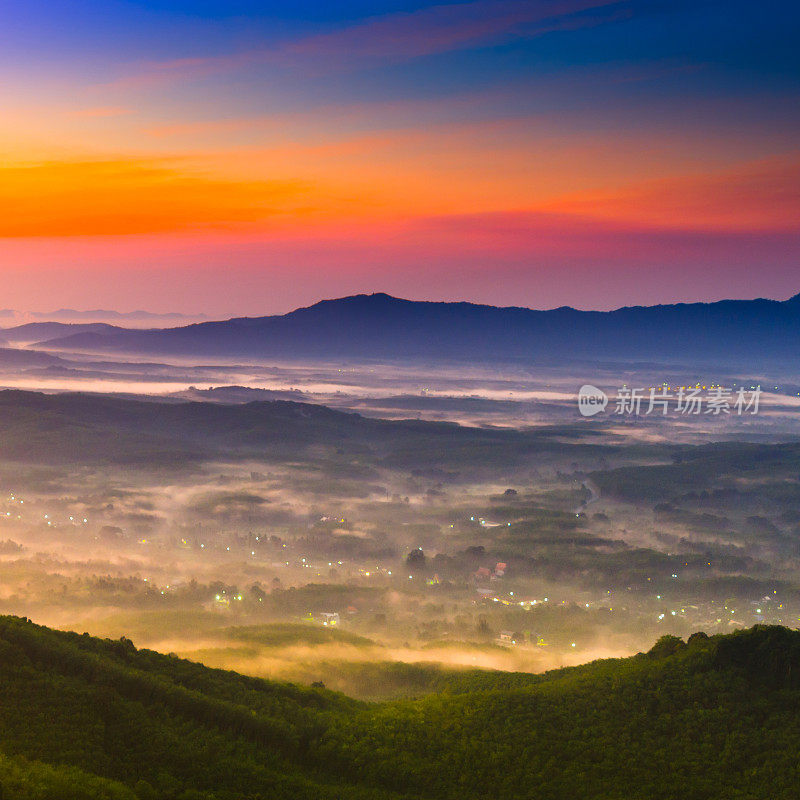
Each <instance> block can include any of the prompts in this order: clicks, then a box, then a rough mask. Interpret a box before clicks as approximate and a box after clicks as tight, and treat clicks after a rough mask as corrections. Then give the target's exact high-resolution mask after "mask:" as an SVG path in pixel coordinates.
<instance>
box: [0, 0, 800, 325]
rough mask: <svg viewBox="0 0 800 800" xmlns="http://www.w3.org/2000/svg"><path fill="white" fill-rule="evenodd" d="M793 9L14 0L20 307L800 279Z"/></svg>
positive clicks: (589, 297)
mask: <svg viewBox="0 0 800 800" xmlns="http://www.w3.org/2000/svg"><path fill="white" fill-rule="evenodd" d="M798 36H800V6H797V5H796V4H794V3H791V2H788V0H781V2H775V0H761V2H758V3H753V2H752V0H720V1H719V2H717V1H711V0H691V1H689V0H620V1H618V2H605V1H604V0H475V2H464V3H450V4H433V3H430V2H421V1H420V0H416V1H415V0H372V2H367V0H350V1H348V2H333V1H332V0H331V1H330V2H317V1H316V0H294V2H291V3H272V2H256V0H203V1H201V2H181V1H180V0H141V1H140V2H103V1H102V0H91V1H89V0H25V1H24V2H23V0H4V2H2V3H0V278H1V279H2V284H3V294H2V299H0V304H2V305H3V306H5V307H9V308H16V309H20V310H37V311H42V310H50V309H54V308H60V307H65V306H66V307H74V308H78V309H87V308H97V307H103V308H114V309H117V310H120V311H131V310H134V309H138V308H145V309H148V310H151V311H155V312H168V311H180V312H184V313H205V314H208V315H211V316H220V317H222V316H233V315H259V314H270V313H281V312H284V311H288V310H290V309H292V308H295V307H298V306H303V305H309V304H311V303H313V302H315V301H317V300H319V299H322V298H330V297H337V296H343V295H349V294H355V293H361V292H378V291H383V292H388V293H390V294H394V295H397V296H402V297H408V298H412V299H423V300H470V301H475V302H482V303H492V304H497V305H522V306H530V307H533V308H551V307H556V306H561V305H571V306H574V307H578V308H597V309H608V308H616V307H619V306H622V305H631V304H654V303H668V302H683V301H695V300H714V299H721V298H725V297H742V298H746V297H758V296H765V297H773V298H777V299H785V298H787V297H789V296H791V295H794V294H796V293H798V292H800V222H799V221H800V103H798V97H800V48H798V47H797V45H796V43H797V41H798Z"/></svg>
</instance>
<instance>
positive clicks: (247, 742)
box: [0, 617, 800, 800]
mask: <svg viewBox="0 0 800 800" xmlns="http://www.w3.org/2000/svg"><path fill="white" fill-rule="evenodd" d="M0 686H2V690H0V786H2V788H3V797H4V798H23V797H25V798H64V797H70V798H72V797H86V798H90V797H92V798H94V797H107V798H125V799H126V800H134V798H156V797H159V798H183V800H190V798H191V799H192V800H199V799H200V798H207V799H208V800H210V798H212V797H214V798H256V797H262V798H263V797H271V798H281V797H292V798H304V797H317V798H326V797H331V798H332V797H348V798H359V797H363V798H381V797H407V798H412V797H414V798H417V797H431V798H433V797H437V798H453V800H455V798H473V797H474V798H483V797H486V796H487V795H491V796H493V797H498V798H537V799H538V798H543V799H544V800H547V799H548V798H553V799H554V800H555V798H574V797H581V798H620V799H621V798H641V799H642V800H644V799H645V798H648V799H651V798H664V799H665V800H666V798H689V799H690V800H695V799H696V800H700V798H706V799H709V798H725V800H730V798H740V799H741V800H745V799H748V800H749V799H750V798H752V800H756V799H758V800H762V799H763V798H767V797H769V798H786V799H787V800H788V798H792V797H795V796H796V794H795V789H796V786H797V785H798V781H799V780H800V767H799V766H798V763H797V758H796V754H797V752H798V747H800V720H799V719H798V714H797V711H798V706H799V705H800V633H798V632H794V631H789V630H788V629H785V628H778V627H756V628H753V629H751V630H749V631H743V632H738V633H734V634H731V635H727V636H718V637H713V638H710V639H709V638H707V637H705V636H704V635H700V634H698V635H695V636H693V637H691V639H690V640H689V642H688V644H687V643H684V642H682V641H681V640H678V639H674V638H671V637H665V638H664V639H662V640H660V641H659V643H658V644H657V645H656V646H655V647H654V648H653V649H652V650H651V651H650V652H649V653H647V654H640V655H638V656H635V657H632V658H628V659H621V660H612V661H602V662H595V663H592V664H588V665H586V666H583V667H577V668H572V669H565V670H559V671H556V672H552V673H547V674H545V675H542V676H530V675H521V674H517V675H515V674H508V673H475V672H467V673H461V674H460V675H459V674H454V675H453V677H452V682H451V685H450V687H449V688H447V689H445V690H443V691H442V692H440V693H438V694H432V695H428V696H427V697H424V698H422V699H420V700H416V701H402V702H393V703H383V704H365V703H359V702H356V701H353V700H350V699H348V698H346V697H345V696H343V695H337V694H334V693H332V692H328V691H326V690H324V689H304V688H299V687H294V686H291V685H288V684H276V683H271V682H267V681H263V680H258V679H254V678H247V677H244V676H241V675H237V674H235V673H232V672H223V671H219V670H211V669H207V668H205V667H202V666H200V665H197V664H193V663H191V662H187V661H183V660H180V659H177V658H175V657H170V656H164V655H159V654H156V653H154V652H151V651H147V650H137V649H136V648H135V647H134V645H133V644H132V643H131V642H130V641H128V640H125V639H123V640H120V641H110V640H98V639H94V638H91V637H89V636H86V635H83V636H81V635H78V634H74V633H61V632H56V631H52V630H49V629H47V628H41V627H38V626H36V625H34V624H32V623H31V622H28V621H27V620H24V619H19V618H15V617H3V618H0Z"/></svg>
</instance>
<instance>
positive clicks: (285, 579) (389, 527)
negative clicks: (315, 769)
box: [0, 354, 800, 697]
mask: <svg viewBox="0 0 800 800" xmlns="http://www.w3.org/2000/svg"><path fill="white" fill-rule="evenodd" d="M59 358H60V359H63V360H64V361H65V362H66V363H60V362H57V363H54V364H49V365H45V366H42V365H36V366H31V365H27V366H26V365H24V364H23V365H22V366H20V365H16V366H13V368H12V367H11V366H9V364H8V363H6V365H5V366H3V367H2V369H3V375H2V378H1V379H0V380H1V381H2V383H3V384H4V385H5V386H6V387H16V388H27V389H36V390H40V391H48V392H55V391H65V390H70V391H72V390H81V391H94V392H107V393H110V392H119V393H125V394H127V395H147V396H150V397H152V396H154V395H159V396H160V397H159V399H160V400H161V401H163V402H179V401H184V400H198V401H206V402H217V403H220V402H221V403H243V402H248V401H251V400H258V399H297V400H298V401H301V402H313V403H321V404H326V405H329V406H333V407H336V408H340V409H347V410H354V411H358V412H359V413H362V414H366V415H370V416H377V417H384V418H388V419H408V418H419V419H423V420H425V419H427V420H447V421H452V422H458V423H461V424H464V425H473V426H481V425H491V426H501V427H511V428H518V429H526V428H528V427H531V426H533V427H534V429H538V430H541V431H543V432H545V433H546V435H547V437H549V438H547V439H545V440H543V441H545V442H546V443H547V446H546V447H542V448H541V449H538V450H531V451H530V454H529V455H527V456H525V457H524V458H522V459H520V460H519V461H518V462H516V463H513V464H511V463H497V462H496V461H494V460H493V459H492V454H491V452H488V451H487V452H481V451H478V450H476V451H475V452H474V453H473V454H471V455H470V456H469V458H468V459H466V460H465V461H464V463H461V464H456V465H455V466H454V465H452V464H446V463H445V462H444V461H443V462H442V465H441V466H437V465H436V463H435V459H434V461H432V460H431V457H430V454H428V455H427V456H426V458H425V459H421V460H420V462H419V464H418V465H415V464H414V453H406V454H405V456H404V463H403V464H402V465H399V464H398V463H397V462H396V461H394V462H391V461H387V460H386V459H382V458H381V457H379V456H378V455H376V454H371V455H370V454H365V455H363V457H358V458H355V460H351V461H350V462H348V464H347V467H346V468H344V467H343V466H342V463H340V462H335V461H331V460H330V459H329V458H328V456H327V455H326V454H324V453H323V452H322V450H321V451H320V455H319V457H316V458H315V457H313V456H309V455H308V454H305V455H302V456H301V455H300V454H299V453H298V457H297V459H296V461H291V460H290V461H288V462H287V461H286V459H285V458H284V459H282V460H280V461H276V460H270V458H269V457H267V456H266V455H265V457H264V458H263V459H253V458H252V457H248V458H247V459H244V458H237V457H232V458H231V459H230V460H225V461H219V460H217V459H216V458H212V457H211V456H210V457H209V459H207V460H206V461H205V462H204V463H201V464H192V465H188V466H187V465H182V466H173V467H164V466H163V465H155V464H153V465H148V464H137V465H136V466H131V465H127V466H123V465H119V464H114V463H113V457H111V455H112V454H113V448H114V442H113V441H109V453H110V457H109V463H108V464H104V465H102V466H98V465H96V464H94V465H93V464H91V463H86V464H82V463H78V464H71V465H69V466H68V467H67V466H56V465H51V464H47V463H19V461H13V462H12V461H6V460H2V461H0V576H2V582H1V583H0V612H2V613H13V614H20V615H25V616H29V617H31V618H32V619H34V620H35V621H37V622H40V623H43V624H50V625H55V626H58V627H63V628H69V629H75V630H79V631H84V630H85V631H88V632H90V633H94V634H98V635H103V636H110V637H115V638H116V637H120V636H127V637H129V638H131V639H133V640H134V642H135V643H136V644H137V645H138V646H147V647H152V648H155V649H159V650H164V651H171V652H175V653H178V654H180V655H184V656H187V657H190V658H193V659H198V660H202V661H204V662H205V663H208V664H210V665H213V666H219V667H225V668H228V669H237V670H241V671H244V672H248V673H252V674H258V675H265V676H269V677H275V678H280V679H288V680H298V681H304V682H308V683H310V682H315V681H322V682H323V683H325V684H326V685H327V686H330V687H332V688H339V689H342V690H345V691H348V692H350V693H352V694H358V695H359V696H363V697H383V696H391V695H397V694H415V693H419V692H424V691H427V690H430V689H432V688H435V687H436V685H437V680H438V679H439V677H440V675H441V670H442V669H459V670H460V669H465V668H481V669H501V670H523V671H541V670H544V669H548V668H552V667H557V666H562V665H567V664H575V663H580V662H584V661H587V660H590V659H594V658H600V657H608V656H614V655H627V654H630V653H632V652H636V651H637V650H640V649H647V648H649V647H650V646H651V645H652V644H653V642H654V641H655V639H656V638H658V637H659V636H661V635H663V634H665V633H676V634H679V635H687V634H689V633H691V632H693V631H695V630H700V629H702V630H706V631H709V632H714V631H727V630H730V629H731V628H733V627H737V626H749V625H752V624H754V623H755V622H757V621H762V620H765V621H776V622H782V623H784V624H789V625H792V626H794V625H796V624H797V622H798V620H799V619H800V616H799V615H800V546H798V542H799V541H800V456H798V455H797V454H795V452H794V450H788V451H787V450H786V449H785V448H784V449H781V448H779V447H776V449H774V450H769V449H768V448H770V447H775V446H774V445H772V444H770V443H772V442H778V441H796V440H797V431H798V428H797V422H796V414H797V406H798V402H800V401H799V400H798V398H797V390H796V389H794V388H792V387H793V386H796V385H797V381H796V378H794V377H792V376H789V377H784V378H783V379H782V380H778V379H776V378H775V377H774V376H770V377H769V383H767V378H766V377H764V376H762V377H761V378H759V377H758V376H755V377H754V376H743V375H738V376H733V375H720V376H717V375H700V374H696V375H695V374H685V375H681V373H680V371H679V370H675V369H673V370H669V369H667V368H664V369H663V370H659V369H657V368H654V367H650V368H647V369H640V370H638V371H637V370H632V369H626V370H625V371H624V372H623V371H619V372H617V371H616V370H615V369H614V368H612V367H609V368H608V369H605V370H598V369H596V368H595V369H593V370H589V369H588V368H587V370H586V371H585V372H584V371H583V370H582V369H581V368H579V367H574V366H573V367H569V368H568V367H564V368H559V369H556V368H551V369H549V370H539V371H536V372H532V371H531V370H529V369H522V368H517V367H513V366H506V367H502V366H497V365H495V366H493V367H485V366H480V365H476V366H472V367H470V368H469V369H464V368H463V367H457V366H453V365H451V366H445V367H442V366H437V367H435V368H434V367H429V366H425V365H417V366H413V365H377V364H371V365H369V364H368V365H339V366H334V367H324V366H318V365H317V366H315V365H287V364H280V365H275V364H261V365H259V364H253V365H247V366H242V365H234V364H222V365H214V366H209V365H198V364H190V363H180V364H178V363H172V364H140V363H136V362H135V361H134V360H131V361H127V362H122V361H120V362H113V363H111V362H109V361H108V360H103V361H100V360H98V359H90V358H88V357H85V356H77V355H74V356H65V355H64V354H60V355H59ZM48 370H49V371H50V372H48ZM143 376H145V377H146V379H144V378H143ZM756 381H758V382H762V383H763V385H764V388H765V389H767V388H768V389H769V391H765V392H764V394H763V395H762V396H761V401H760V402H761V408H760V410H759V414H758V415H745V416H741V417H739V416H737V415H735V414H728V415H719V416H716V415H715V416H710V415H705V414H703V415H697V416H689V417H687V416H682V415H674V414H670V415H669V416H667V417H662V416H659V415H653V416H649V417H634V416H630V415H628V416H625V415H615V414H614V413H613V409H612V408H611V407H609V409H608V410H607V412H606V413H605V414H604V415H601V416H600V417H599V418H593V419H582V418H581V417H580V416H579V414H578V412H577V406H576V400H575V394H576V391H577V388H578V387H579V386H581V385H583V384H584V383H592V384H594V385H596V386H599V387H602V388H605V389H606V390H608V391H609V392H610V393H612V394H613V393H616V390H617V388H618V387H619V386H621V385H622V384H628V385H629V386H631V385H633V386H635V385H638V386H643V387H648V386H651V385H653V386H660V385H662V383H666V382H675V383H678V382H680V383H679V384H678V385H684V384H686V385H689V384H690V382H691V385H695V383H698V382H702V384H701V385H712V384H714V383H717V382H727V383H726V385H733V384H734V383H739V384H740V385H741V384H743V383H745V382H748V385H749V383H750V382H756ZM554 426H556V427H554ZM532 435H533V434H532ZM713 440H733V441H739V442H749V443H750V444H748V445H747V446H746V447H761V448H767V449H763V450H747V449H733V450H731V449H730V448H728V449H725V450H722V451H720V453H719V454H716V451H715V453H714V454H712V456H709V460H708V462H703V463H702V465H701V466H699V467H695V466H694V462H692V461H691V459H690V458H689V457H688V456H686V455H679V456H676V453H675V451H674V450H673V449H670V448H671V446H672V445H673V444H675V443H687V444H690V445H699V444H706V443H708V442H710V441H713ZM741 447H742V448H745V445H744V444H742V445H741ZM1 449H2V448H1V447H0V450H1ZM327 452H328V451H326V453H327ZM681 452H683V451H681ZM686 452H688V451H686ZM432 464H433V465H432ZM659 465H667V466H659ZM659 470H661V471H659Z"/></svg>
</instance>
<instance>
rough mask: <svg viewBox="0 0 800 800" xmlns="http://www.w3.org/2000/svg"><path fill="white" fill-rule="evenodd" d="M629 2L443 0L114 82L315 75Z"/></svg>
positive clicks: (465, 44) (576, 19)
mask: <svg viewBox="0 0 800 800" xmlns="http://www.w3.org/2000/svg"><path fill="white" fill-rule="evenodd" d="M623 6H624V3H622V2H620V1H619V0H617V1H616V2H609V0H476V1H475V2H469V3H451V4H445V5H436V6H431V7H428V8H423V9H420V10H417V11H413V12H404V13H396V14H389V15H385V16H376V17H372V18H368V19H365V20H362V21H360V22H358V23H356V24H354V25H351V26H349V27H346V28H342V29H340V30H336V31H332V32H330V33H324V34H316V35H312V36H307V37H305V38H301V39H296V40H293V41H287V42H280V43H277V44H275V45H274V46H271V47H265V48H257V49H251V50H245V51H241V52H238V53H231V54H226V55H221V56H210V57H203V56H197V57H191V58H181V59H174V60H171V61H161V62H153V63H150V64H147V65H145V67H144V69H143V70H139V71H138V72H136V73H134V74H131V75H128V76H127V77H123V78H121V79H119V80H117V81H115V82H114V83H113V85H114V86H115V87H117V88H137V87H138V88H143V87H147V86H150V85H153V84H157V83H161V82H170V81H176V80H186V79H197V78H203V77H206V76H208V75H214V74H218V73H222V72H229V71H236V70H240V69H246V68H247V67H252V66H257V65H259V64H262V65H270V66H273V67H277V68H283V69H288V70H291V71H295V72H300V73H312V74H327V73H329V72H330V71H332V70H345V71H347V70H357V69H363V68H369V67H372V66H376V65H380V64H386V63H398V62H405V61H411V60H414V59H416V58H421V57H425V56H431V55H435V54H439V53H447V52H453V51H456V50H464V49H469V48H473V47H482V46H489V45H492V44H498V43H502V42H504V41H508V40H510V39H515V38H522V39H531V38H535V37H537V36H541V35H543V34H545V33H548V32H551V31H556V30H569V29H574V28H578V27H583V26H584V25H587V24H595V23H596V21H597V20H596V18H595V17H592V16H586V17H584V16H583V15H584V13H585V12H590V11H597V10H602V11H603V12H604V13H607V12H608V11H610V12H611V13H612V14H617V13H618V11H619V9H620V8H621V7H623Z"/></svg>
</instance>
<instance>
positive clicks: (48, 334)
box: [2, 322, 128, 344]
mask: <svg viewBox="0 0 800 800" xmlns="http://www.w3.org/2000/svg"><path fill="white" fill-rule="evenodd" d="M127 332H128V330H127V329H126V328H117V327H115V326H113V325H107V324H106V323H104V322H90V323H66V322H28V323H26V324H24V325H17V326H16V327H13V328H6V329H5V330H3V332H2V335H3V338H4V339H5V340H6V341H8V342H12V343H15V344H19V343H28V342H36V341H40V340H43V339H52V338H55V337H63V336H79V335H84V334H88V335H95V334H97V335H106V334H114V333H122V334H125V333H127Z"/></svg>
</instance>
